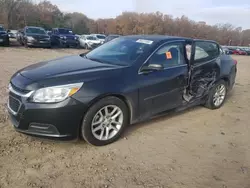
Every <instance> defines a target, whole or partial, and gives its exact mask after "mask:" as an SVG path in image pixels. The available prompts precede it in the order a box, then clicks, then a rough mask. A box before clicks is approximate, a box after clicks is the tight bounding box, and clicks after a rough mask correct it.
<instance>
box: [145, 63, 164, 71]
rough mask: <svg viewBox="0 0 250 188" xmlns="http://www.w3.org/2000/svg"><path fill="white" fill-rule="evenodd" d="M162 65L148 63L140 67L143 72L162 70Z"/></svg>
mask: <svg viewBox="0 0 250 188" xmlns="http://www.w3.org/2000/svg"><path fill="white" fill-rule="evenodd" d="M163 69H164V67H163V65H161V64H149V65H148V66H145V67H143V68H142V71H143V72H152V71H160V70H163Z"/></svg>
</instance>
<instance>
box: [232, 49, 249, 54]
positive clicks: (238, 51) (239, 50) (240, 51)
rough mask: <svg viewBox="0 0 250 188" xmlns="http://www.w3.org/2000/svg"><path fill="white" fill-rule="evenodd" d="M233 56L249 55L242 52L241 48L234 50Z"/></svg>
mask: <svg viewBox="0 0 250 188" xmlns="http://www.w3.org/2000/svg"><path fill="white" fill-rule="evenodd" d="M233 54H234V55H247V52H245V51H243V50H241V49H240V48H237V49H235V50H233Z"/></svg>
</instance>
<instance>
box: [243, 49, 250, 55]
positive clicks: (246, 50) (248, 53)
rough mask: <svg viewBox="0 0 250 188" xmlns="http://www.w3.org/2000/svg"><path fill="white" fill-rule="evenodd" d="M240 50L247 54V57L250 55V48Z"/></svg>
mask: <svg viewBox="0 0 250 188" xmlns="http://www.w3.org/2000/svg"><path fill="white" fill-rule="evenodd" d="M242 50H244V51H245V52H246V53H247V55H250V48H243V49H242Z"/></svg>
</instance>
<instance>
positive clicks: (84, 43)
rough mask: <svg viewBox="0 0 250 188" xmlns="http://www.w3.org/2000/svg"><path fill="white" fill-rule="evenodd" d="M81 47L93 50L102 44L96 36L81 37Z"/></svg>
mask: <svg viewBox="0 0 250 188" xmlns="http://www.w3.org/2000/svg"><path fill="white" fill-rule="evenodd" d="M79 42H80V46H81V47H83V48H85V49H93V48H96V47H98V46H100V44H101V42H100V41H99V40H98V39H97V38H96V37H94V36H91V35H82V36H80V37H79Z"/></svg>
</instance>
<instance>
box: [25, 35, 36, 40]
mask: <svg viewBox="0 0 250 188" xmlns="http://www.w3.org/2000/svg"><path fill="white" fill-rule="evenodd" d="M27 40H28V41H32V40H35V39H34V38H33V37H29V36H28V37H27Z"/></svg>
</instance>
